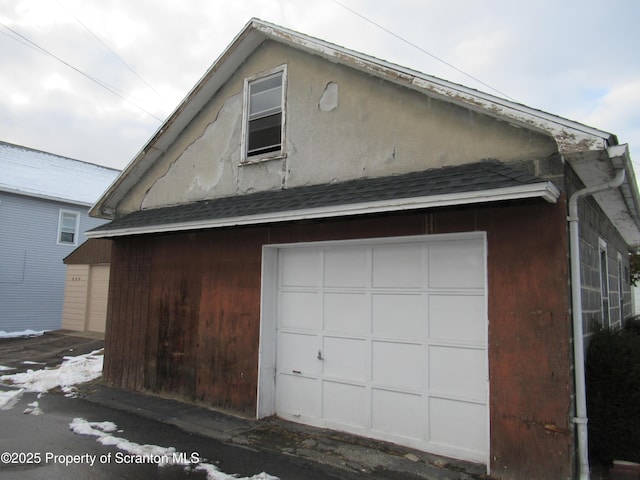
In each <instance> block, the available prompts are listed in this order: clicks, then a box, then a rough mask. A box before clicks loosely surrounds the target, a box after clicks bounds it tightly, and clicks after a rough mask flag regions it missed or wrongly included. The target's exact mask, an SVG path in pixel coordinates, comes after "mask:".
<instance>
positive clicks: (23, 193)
mask: <svg viewBox="0 0 640 480" xmlns="http://www.w3.org/2000/svg"><path fill="white" fill-rule="evenodd" d="M0 192H6V193H12V194H14V195H20V196H23V197H31V198H37V199H40V200H47V201H51V202H56V203H66V204H67V205H76V206H78V207H86V208H89V207H91V205H93V204H92V203H88V202H81V201H79V200H72V199H70V198H63V197H56V196H53V195H45V194H44V193H37V192H27V191H24V190H20V189H19V188H8V187H3V186H0Z"/></svg>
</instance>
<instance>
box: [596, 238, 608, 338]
mask: <svg viewBox="0 0 640 480" xmlns="http://www.w3.org/2000/svg"><path fill="white" fill-rule="evenodd" d="M599 244H600V248H599V252H600V254H599V257H600V297H601V299H602V325H604V326H605V327H609V326H611V313H610V311H609V261H608V258H607V244H606V243H605V242H604V241H603V240H602V239H600V242H599Z"/></svg>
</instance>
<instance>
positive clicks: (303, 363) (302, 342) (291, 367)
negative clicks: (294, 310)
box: [278, 332, 322, 375]
mask: <svg viewBox="0 0 640 480" xmlns="http://www.w3.org/2000/svg"><path fill="white" fill-rule="evenodd" d="M320 348H321V345H320V339H319V338H318V337H317V336H315V335H302V334H299V333H287V332H280V333H279V334H278V370H279V371H283V372H286V373H296V372H299V373H301V374H304V375H319V374H320V372H321V370H320V368H321V365H322V364H321V363H320V361H319V360H318V359H317V352H318V350H320Z"/></svg>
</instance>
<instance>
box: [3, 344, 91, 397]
mask: <svg viewBox="0 0 640 480" xmlns="http://www.w3.org/2000/svg"><path fill="white" fill-rule="evenodd" d="M102 361H103V355H102V350H95V351H93V352H91V353H87V354H85V355H78V356H77V357H64V359H63V362H62V363H61V364H60V366H59V367H57V368H53V369H44V370H28V371H27V372H24V373H14V374H13V375H2V376H0V383H4V384H7V385H12V386H14V387H20V388H21V389H24V390H26V391H28V392H48V391H49V390H52V389H54V388H58V387H59V388H61V389H62V391H64V392H66V393H67V394H70V395H73V392H74V388H73V386H74V385H77V384H79V383H85V382H89V381H91V380H94V379H96V378H98V377H100V376H101V375H102Z"/></svg>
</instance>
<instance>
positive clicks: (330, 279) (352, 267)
mask: <svg viewBox="0 0 640 480" xmlns="http://www.w3.org/2000/svg"><path fill="white" fill-rule="evenodd" d="M369 258H370V253H369V251H368V250H363V249H362V248H344V249H343V248H334V249H330V250H327V251H325V253H324V285H325V287H359V288H364V287H367V286H368V285H369V275H368V263H369Z"/></svg>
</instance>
